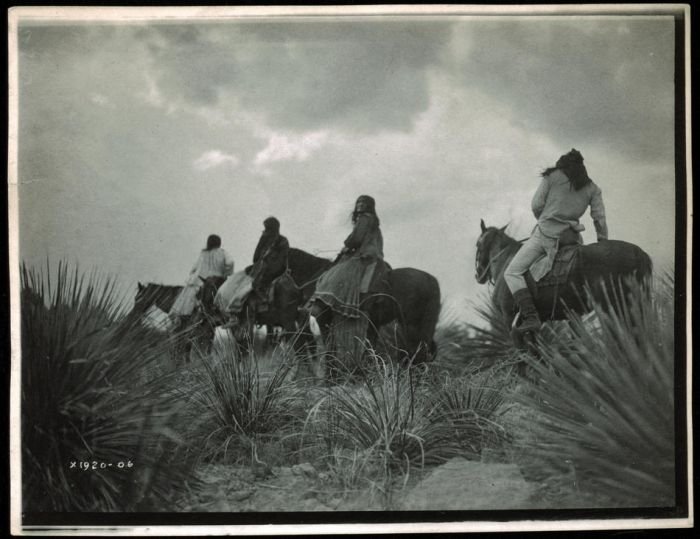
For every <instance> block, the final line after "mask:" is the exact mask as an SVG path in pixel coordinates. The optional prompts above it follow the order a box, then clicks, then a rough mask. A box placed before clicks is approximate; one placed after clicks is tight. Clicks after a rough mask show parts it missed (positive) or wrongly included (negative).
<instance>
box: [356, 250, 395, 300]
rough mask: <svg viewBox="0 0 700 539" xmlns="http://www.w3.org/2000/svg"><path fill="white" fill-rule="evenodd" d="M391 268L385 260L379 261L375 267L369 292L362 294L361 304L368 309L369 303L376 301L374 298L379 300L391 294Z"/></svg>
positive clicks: (368, 288)
mask: <svg viewBox="0 0 700 539" xmlns="http://www.w3.org/2000/svg"><path fill="white" fill-rule="evenodd" d="M390 273H391V266H390V265H389V264H387V263H386V262H384V261H383V260H379V261H377V264H376V265H375V267H374V273H373V275H372V278H371V280H370V282H369V286H368V287H367V292H361V293H360V303H363V304H364V305H365V307H367V301H374V298H377V299H379V298H380V297H381V296H384V295H385V294H391V284H390V282H389V274H390ZM373 296H374V298H373Z"/></svg>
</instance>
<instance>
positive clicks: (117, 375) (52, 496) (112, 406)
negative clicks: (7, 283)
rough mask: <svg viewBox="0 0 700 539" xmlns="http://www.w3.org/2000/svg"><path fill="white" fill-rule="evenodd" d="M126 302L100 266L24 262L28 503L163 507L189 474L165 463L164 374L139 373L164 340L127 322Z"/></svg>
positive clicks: (33, 507)
mask: <svg viewBox="0 0 700 539" xmlns="http://www.w3.org/2000/svg"><path fill="white" fill-rule="evenodd" d="M124 306H125V302H124V301H123V298H122V297H120V295H119V293H118V291H117V286H116V282H115V280H114V279H112V278H109V277H102V276H100V274H99V273H98V272H92V273H90V274H84V273H81V272H80V271H79V270H78V268H77V267H76V268H74V269H73V270H71V269H70V268H69V266H68V265H67V264H65V263H60V264H59V265H58V268H57V271H56V272H55V274H52V271H51V268H50V265H49V264H48V263H47V267H46V270H45V271H38V270H34V269H30V268H28V267H27V266H26V265H23V266H22V271H21V306H20V312H21V443H22V486H23V488H22V492H23V507H24V509H25V510H26V511H30V512H35V511H117V510H118V511H124V510H139V509H143V508H145V507H153V506H156V507H160V508H163V504H167V503H168V500H169V499H170V495H171V494H172V492H173V490H174V489H176V488H177V485H178V483H179V481H180V478H181V477H182V476H186V474H187V467H186V466H185V465H184V463H179V462H178V463H177V464H178V465H177V466H168V464H169V463H171V462H172V459H173V458H177V454H178V451H179V445H178V439H177V436H176V435H175V433H174V430H173V428H172V427H173V425H174V421H175V414H176V412H177V407H176V406H175V404H176V403H175V402H174V401H173V400H172V399H169V398H168V396H167V393H166V386H165V384H166V383H167V380H166V379H164V378H161V379H158V380H155V381H151V382H147V381H144V378H143V376H142V373H143V372H144V371H145V370H147V369H148V368H150V367H151V366H152V365H153V363H155V362H156V361H157V360H159V359H161V358H162V357H163V355H164V354H166V353H167V348H168V346H169V343H168V342H167V339H162V338H161V337H160V336H159V337H158V339H159V340H157V341H154V338H153V335H152V333H150V332H148V331H145V330H143V329H141V327H140V326H139V325H138V324H136V323H130V322H126V321H125V318H124V310H125V309H124ZM165 507H166V508H167V505H166V506H165Z"/></svg>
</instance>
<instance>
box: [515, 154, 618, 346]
mask: <svg viewBox="0 0 700 539" xmlns="http://www.w3.org/2000/svg"><path fill="white" fill-rule="evenodd" d="M589 206H590V208H591V217H592V219H593V223H594V225H595V229H596V233H597V236H598V241H600V240H604V239H607V237H608V228H607V224H606V222H605V206H604V205H603V197H602V193H601V190H600V187H598V186H597V185H596V184H595V183H594V182H593V180H591V179H590V178H589V177H588V173H587V172H586V167H585V166H584V164H583V156H582V155H581V154H580V153H579V152H578V151H576V150H575V149H572V150H571V151H570V152H569V153H567V154H565V155H562V156H561V157H560V158H559V160H558V161H557V163H556V165H555V166H554V167H550V168H547V169H546V170H545V171H544V172H542V180H541V182H540V186H539V188H538V189H537V191H536V192H535V195H534V197H533V199H532V212H533V213H534V215H535V218H536V219H537V226H536V227H535V229H534V231H533V233H532V236H531V237H530V238H529V239H528V240H527V241H526V242H525V243H524V244H523V246H522V247H521V248H520V250H519V251H518V252H517V253H516V255H515V256H514V257H513V259H512V260H511V262H510V264H509V265H508V267H507V268H506V270H505V274H504V277H505V281H506V284H507V285H508V288H509V289H510V291H511V292H512V294H513V299H514V300H515V303H516V304H517V306H518V307H519V309H520V316H521V323H520V325H519V329H520V331H522V332H527V331H537V330H538V329H539V328H540V326H541V322H540V319H539V316H538V315H537V309H536V308H535V305H534V302H533V298H532V295H531V294H530V291H529V290H528V287H527V284H526V281H525V274H526V273H527V271H528V270H529V269H530V266H531V265H532V263H533V262H535V261H536V260H538V259H540V258H541V257H542V256H549V257H552V256H553V255H554V254H555V253H556V250H557V249H558V248H559V246H562V245H566V244H571V243H582V241H583V240H582V238H581V231H582V230H584V227H583V225H582V224H581V223H579V218H580V217H581V216H582V215H583V214H584V213H585V212H586V209H587V208H588V207H589Z"/></svg>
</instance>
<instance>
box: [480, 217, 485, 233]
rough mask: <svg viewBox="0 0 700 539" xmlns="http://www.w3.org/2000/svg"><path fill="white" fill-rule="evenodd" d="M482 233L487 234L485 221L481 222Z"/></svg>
mask: <svg viewBox="0 0 700 539" xmlns="http://www.w3.org/2000/svg"><path fill="white" fill-rule="evenodd" d="M481 231H482V232H486V225H485V224H484V220H483V219H482V220H481Z"/></svg>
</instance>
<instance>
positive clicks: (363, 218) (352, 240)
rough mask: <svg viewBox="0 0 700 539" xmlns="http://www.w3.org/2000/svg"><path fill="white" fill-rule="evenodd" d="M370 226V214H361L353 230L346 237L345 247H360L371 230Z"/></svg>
mask: <svg viewBox="0 0 700 539" xmlns="http://www.w3.org/2000/svg"><path fill="white" fill-rule="evenodd" d="M370 226H371V217H370V216H369V215H360V216H359V217H358V218H357V221H356V222H355V227H354V228H353V229H352V232H351V233H350V235H349V236H348V237H347V238H346V239H345V247H347V248H348V249H350V250H352V249H357V248H358V247H360V246H361V245H362V242H363V241H364V240H365V237H366V236H367V234H368V233H369V231H370Z"/></svg>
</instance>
